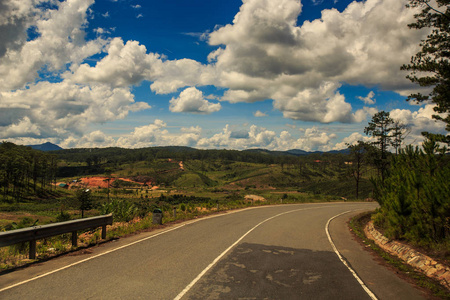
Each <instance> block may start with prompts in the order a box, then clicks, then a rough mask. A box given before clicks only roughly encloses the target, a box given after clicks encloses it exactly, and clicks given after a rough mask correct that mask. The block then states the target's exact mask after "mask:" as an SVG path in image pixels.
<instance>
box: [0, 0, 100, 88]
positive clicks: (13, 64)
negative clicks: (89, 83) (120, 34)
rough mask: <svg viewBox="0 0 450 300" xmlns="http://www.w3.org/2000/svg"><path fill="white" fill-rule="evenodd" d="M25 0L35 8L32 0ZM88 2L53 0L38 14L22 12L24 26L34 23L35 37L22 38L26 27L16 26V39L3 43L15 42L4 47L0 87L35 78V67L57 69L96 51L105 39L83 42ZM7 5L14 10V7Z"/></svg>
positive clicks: (54, 70) (23, 84)
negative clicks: (50, 4)
mask: <svg viewBox="0 0 450 300" xmlns="http://www.w3.org/2000/svg"><path fill="white" fill-rule="evenodd" d="M25 3H26V4H29V5H32V6H33V9H32V10H36V8H35V7H36V6H34V5H35V4H37V3H35V2H34V1H25ZM92 3H93V0H90V1H88V0H69V1H65V2H54V3H53V4H54V5H55V6H56V8H55V9H51V10H47V11H45V14H43V15H42V16H40V17H39V18H38V17H35V15H33V14H32V15H31V16H29V14H24V16H23V17H24V18H26V19H27V20H26V22H28V23H27V25H28V27H30V26H34V28H35V30H36V32H37V37H36V38H35V39H34V40H31V41H23V38H22V37H23V35H25V36H26V29H27V28H28V27H25V28H21V27H18V28H17V29H18V30H19V29H20V30H21V34H19V35H18V36H17V39H14V40H12V41H10V42H9V43H7V44H4V45H6V46H7V47H8V45H11V44H15V45H16V47H8V48H7V49H6V53H5V55H4V56H3V57H2V58H1V60H0V89H18V88H22V87H24V86H25V85H26V84H27V83H30V82H33V81H34V80H35V79H36V78H38V71H40V70H42V69H44V68H45V70H46V71H47V72H50V73H53V72H58V71H59V70H61V69H62V68H63V67H65V65H66V64H69V63H74V64H76V63H79V62H81V61H83V60H84V59H85V58H87V57H90V56H92V55H94V54H96V53H98V52H99V51H100V50H101V48H102V47H103V45H104V44H105V41H104V40H102V39H95V40H92V41H89V42H86V41H85V39H84V37H85V31H84V26H85V24H86V17H87V10H88V7H89V6H90V5H91V4H92ZM24 5H25V4H24ZM21 7H22V6H21ZM10 9H13V10H14V7H10ZM36 19H37V20H36ZM24 23H25V21H24ZM17 45H19V46H17Z"/></svg>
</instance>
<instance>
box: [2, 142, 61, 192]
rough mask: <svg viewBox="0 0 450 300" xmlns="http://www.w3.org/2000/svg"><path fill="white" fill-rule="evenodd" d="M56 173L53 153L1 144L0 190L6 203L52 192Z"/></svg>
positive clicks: (55, 158) (55, 161)
mask: <svg viewBox="0 0 450 300" xmlns="http://www.w3.org/2000/svg"><path fill="white" fill-rule="evenodd" d="M56 170H57V157H56V156H55V155H53V154H49V153H45V152H42V151H38V150H33V149H31V148H30V147H25V146H18V145H15V144H13V143H9V142H3V143H1V144H0V189H1V194H2V196H3V199H4V200H6V201H14V200H19V199H22V198H24V197H26V196H28V195H30V194H45V193H46V192H48V191H51V189H52V186H53V185H52V183H53V184H54V183H55V181H56V177H55V176H56Z"/></svg>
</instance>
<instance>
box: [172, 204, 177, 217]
mask: <svg viewBox="0 0 450 300" xmlns="http://www.w3.org/2000/svg"><path fill="white" fill-rule="evenodd" d="M176 217H177V208H176V207H174V208H173V218H174V219H176Z"/></svg>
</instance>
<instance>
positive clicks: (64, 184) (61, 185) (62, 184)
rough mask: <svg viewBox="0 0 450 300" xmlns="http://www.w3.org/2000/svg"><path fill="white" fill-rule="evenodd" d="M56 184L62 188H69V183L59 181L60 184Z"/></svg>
mask: <svg viewBox="0 0 450 300" xmlns="http://www.w3.org/2000/svg"><path fill="white" fill-rule="evenodd" d="M58 186H59V187H60V188H63V189H68V188H69V185H68V184H67V183H63V182H62V183H60V184H58Z"/></svg>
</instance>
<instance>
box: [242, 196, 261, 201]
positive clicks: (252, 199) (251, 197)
mask: <svg viewBox="0 0 450 300" xmlns="http://www.w3.org/2000/svg"><path fill="white" fill-rule="evenodd" d="M244 199H245V200H246V201H261V202H264V201H266V198H264V197H262V196H258V195H246V196H245V197H244Z"/></svg>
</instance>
